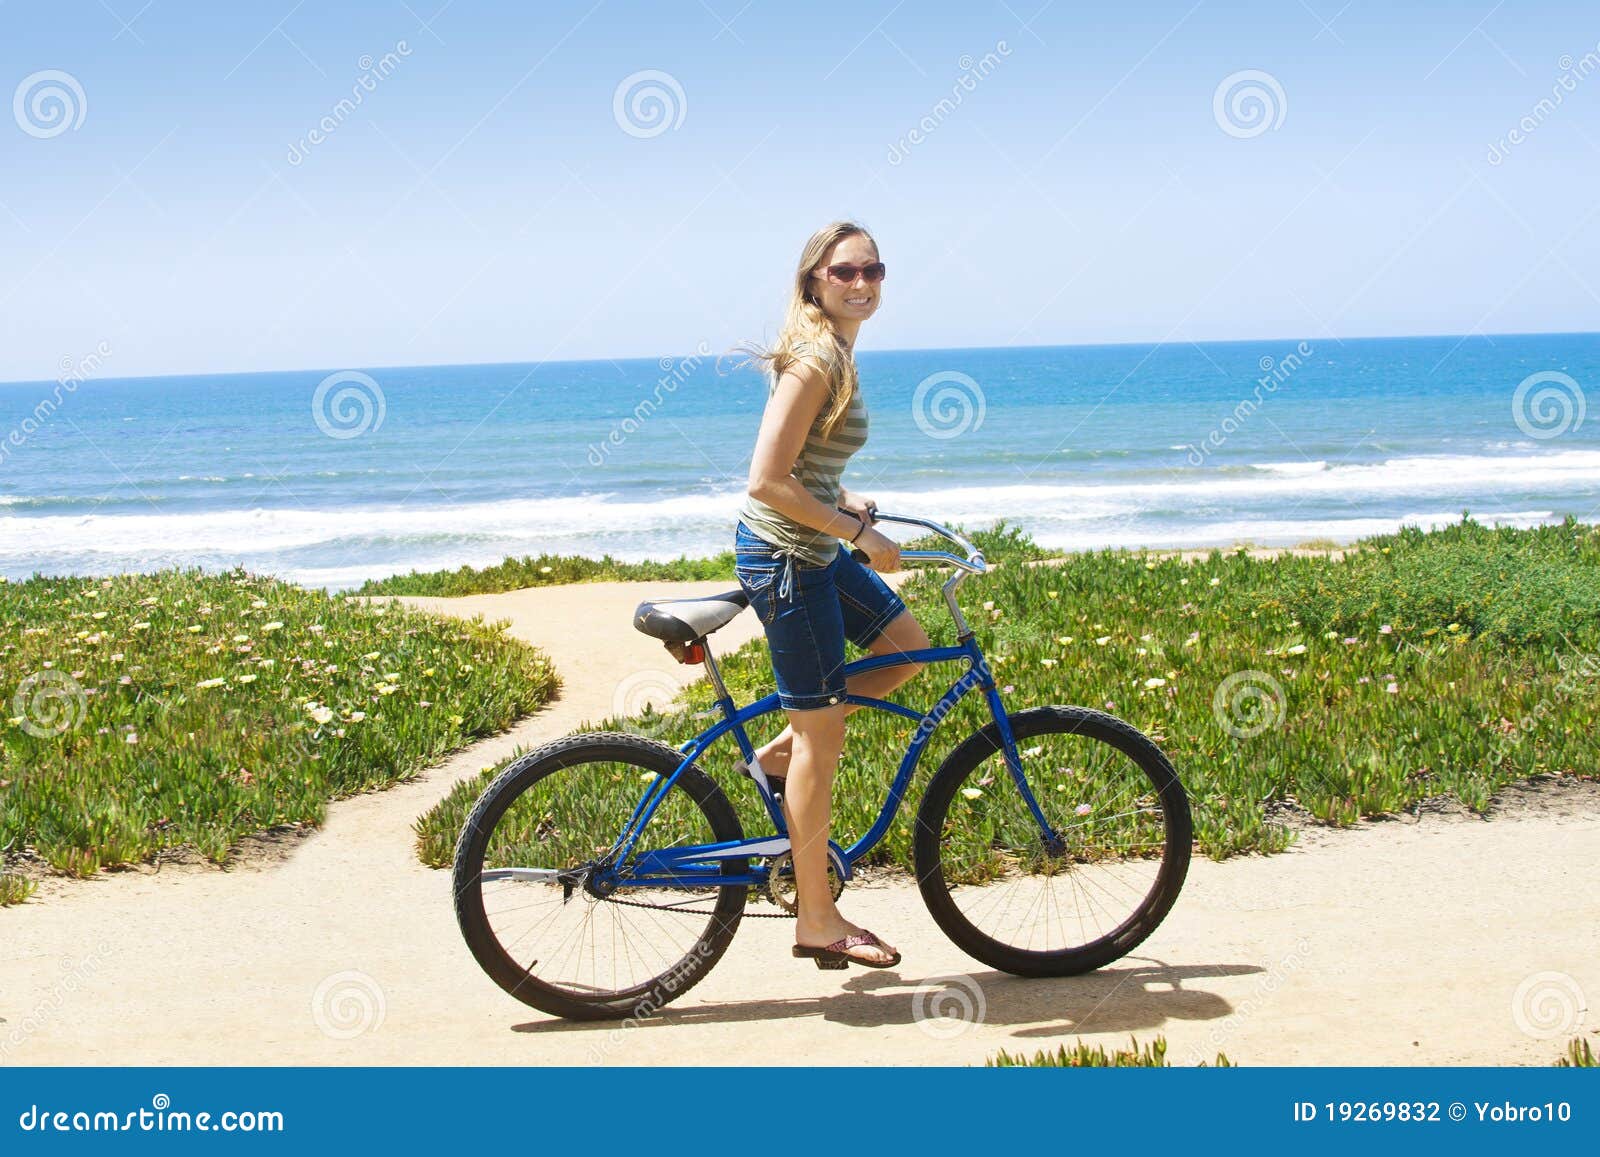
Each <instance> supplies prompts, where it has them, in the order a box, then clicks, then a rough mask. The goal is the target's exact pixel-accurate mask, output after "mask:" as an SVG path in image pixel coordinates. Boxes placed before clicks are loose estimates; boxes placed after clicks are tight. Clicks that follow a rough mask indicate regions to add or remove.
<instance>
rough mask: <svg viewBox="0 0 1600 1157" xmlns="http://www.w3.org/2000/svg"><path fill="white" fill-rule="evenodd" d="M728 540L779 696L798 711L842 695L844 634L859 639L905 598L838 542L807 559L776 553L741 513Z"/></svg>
mask: <svg viewBox="0 0 1600 1157" xmlns="http://www.w3.org/2000/svg"><path fill="white" fill-rule="evenodd" d="M733 543H734V545H733V549H734V573H735V574H736V575H738V578H739V586H740V587H741V588H742V589H743V590H744V593H745V594H746V595H747V596H749V599H750V607H751V609H752V610H754V611H755V613H756V617H757V618H759V619H760V620H761V626H762V628H763V629H764V630H765V631H766V633H767V647H768V650H770V651H771V653H772V673H773V676H774V677H775V678H776V680H777V683H778V701H779V703H781V704H782V705H783V707H784V708H786V709H787V710H790V711H806V710H810V709H814V708H818V707H828V706H830V705H832V704H834V703H842V702H844V696H845V683H844V664H845V658H844V641H845V640H846V639H849V640H850V641H851V642H852V643H854V644H856V646H858V647H866V646H867V644H869V643H871V642H872V640H874V639H876V638H877V637H878V636H879V635H880V634H882V633H883V629H884V628H885V627H886V626H888V625H889V624H890V623H891V622H892V621H893V620H894V619H895V617H896V616H898V615H900V614H901V613H902V612H904V611H905V610H906V604H905V602H904V601H903V600H902V599H901V598H900V596H899V595H897V594H895V592H894V591H893V590H892V589H890V587H889V584H888V583H886V582H884V581H883V579H882V577H880V576H879V574H878V572H877V571H874V570H872V569H870V568H869V567H867V566H865V565H864V564H862V563H860V562H858V561H857V560H856V559H854V558H852V557H851V556H850V547H849V545H848V544H846V543H842V542H841V543H840V544H839V551H838V553H837V554H836V555H834V558H833V561H832V562H830V563H828V564H827V565H826V566H815V565H813V564H810V563H806V562H802V561H801V560H799V559H791V558H790V557H788V556H786V555H783V554H780V553H779V552H778V549H777V548H776V547H775V546H773V544H772V543H770V542H768V541H767V540H766V539H764V538H761V537H760V536H759V535H757V534H756V533H755V532H754V531H753V530H751V529H750V528H749V527H748V526H746V525H745V524H744V520H743V519H740V520H739V525H738V527H737V528H736V529H735V530H734V538H733ZM791 562H792V564H793V569H792V571H791V573H790V574H789V575H785V574H784V571H785V569H786V568H788V567H789V566H790V564H791Z"/></svg>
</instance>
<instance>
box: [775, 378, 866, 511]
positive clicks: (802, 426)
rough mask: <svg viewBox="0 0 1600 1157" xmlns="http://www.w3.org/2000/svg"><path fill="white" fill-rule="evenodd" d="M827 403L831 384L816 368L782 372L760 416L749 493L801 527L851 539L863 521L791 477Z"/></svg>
mask: <svg viewBox="0 0 1600 1157" xmlns="http://www.w3.org/2000/svg"><path fill="white" fill-rule="evenodd" d="M827 400H828V379H827V378H826V377H825V376H824V375H823V373H822V372H821V371H820V370H818V369H817V368H816V367H814V366H811V365H809V364H807V363H805V362H798V363H796V364H795V365H793V366H790V367H789V368H788V369H787V370H785V371H784V372H783V374H782V376H780V377H779V378H778V384H777V385H776V386H775V387H774V388H773V391H772V395H771V396H770V397H769V398H768V399H767V408H766V411H765V412H764V413H763V414H762V416H761V429H760V430H759V431H758V432H757V434H756V448H755V454H754V456H753V457H752V459H751V462H750V482H749V486H748V487H747V489H748V490H749V492H750V495H751V496H752V497H753V498H757V499H759V500H760V501H762V502H765V503H766V504H767V505H768V506H770V507H772V508H773V509H774V510H777V511H780V512H781V513H783V514H785V515H787V516H788V517H790V518H792V519H794V521H796V522H798V523H800V524H801V525H802V526H809V527H811V528H812V529H813V530H817V531H820V532H821V533H823V534H831V535H834V536H836V537H839V538H846V539H848V538H850V537H851V536H852V535H854V534H855V533H856V531H857V530H858V529H859V528H860V526H861V520H860V519H858V518H855V517H853V516H851V515H848V514H841V513H840V512H839V511H837V510H835V509H834V508H833V507H831V506H826V505H824V504H823V503H821V502H819V501H818V500H817V498H816V497H815V496H814V495H812V494H811V492H810V491H808V490H807V489H806V488H805V487H804V486H802V485H800V480H799V479H798V478H795V477H794V475H793V474H791V473H790V471H792V470H793V469H794V462H795V459H796V458H798V457H799V456H800V450H801V448H802V447H804V446H805V442H806V435H807V434H808V433H809V432H810V430H811V425H812V423H813V422H815V421H816V420H817V415H818V414H820V413H821V412H822V407H823V404H824V403H825V402H826V401H827Z"/></svg>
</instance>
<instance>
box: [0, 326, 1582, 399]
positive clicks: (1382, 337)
mask: <svg viewBox="0 0 1600 1157" xmlns="http://www.w3.org/2000/svg"><path fill="white" fill-rule="evenodd" d="M1519 337H1600V330H1528V331H1519V332H1508V333H1466V334H1461V333H1412V334H1352V335H1350V336H1348V337H1334V338H1326V339H1322V340H1331V341H1333V342H1335V343H1336V344H1339V345H1343V344H1344V343H1345V342H1358V341H1420V340H1441V341H1442V340H1447V339H1449V338H1456V339H1458V340H1459V341H1462V342H1465V341H1468V340H1470V339H1473V338H1480V339H1482V340H1485V341H1489V342H1490V344H1493V339H1494V338H1519ZM1287 341H1297V342H1298V341H1305V342H1309V341H1310V339H1308V338H1306V337H1303V336H1301V337H1292V336H1290V337H1285V336H1278V337H1259V338H1254V337H1252V338H1214V339H1209V338H1208V339H1206V340H1204V341H1196V340H1194V339H1192V338H1186V339H1183V340H1181V341H1175V340H1169V341H1106V342H1037V343H1032V344H1025V345H1001V346H989V345H975V346H899V347H890V348H887V349H867V350H862V351H860V352H861V353H865V354H869V355H871V354H907V353H979V352H983V353H988V352H994V351H1000V350H1046V349H1117V348H1122V347H1133V348H1137V347H1139V346H1149V347H1152V348H1156V349H1159V348H1161V347H1162V346H1169V345H1170V346H1221V345H1265V344H1270V343H1273V342H1287ZM737 349H738V347H737V346H733V347H730V348H729V349H728V350H726V351H724V353H733V352H736V351H737ZM711 356H713V355H711V354H698V353H691V354H653V355H649V354H640V355H630V356H628V357H594V358H556V359H549V360H533V361H497V362H411V363H404V364H402V363H392V364H388V365H366V366H354V365H344V366H341V367H339V368H336V369H328V368H327V367H322V366H317V367H311V366H308V367H301V368H297V369H286V370H199V371H195V372H192V373H181V374H158V373H148V374H130V375H128V376H125V377H94V378H86V379H84V380H83V381H82V382H80V383H79V384H80V385H86V384H89V383H91V382H101V383H107V382H146V381H155V380H162V379H180V380H181V379H185V378H224V377H225V378H242V377H263V376H266V375H270V374H315V373H339V372H341V371H342V370H359V371H361V372H367V373H381V372H384V371H388V370H442V369H484V368H490V367H495V366H567V365H587V364H593V363H595V362H615V363H624V362H657V363H659V362H660V360H661V359H662V358H667V357H671V358H673V359H677V360H682V359H688V358H691V357H701V358H706V357H711ZM718 356H721V355H718ZM63 380H64V379H62V378H17V379H8V380H6V381H0V387H3V386H40V385H52V384H60V383H61V382H62V381H63Z"/></svg>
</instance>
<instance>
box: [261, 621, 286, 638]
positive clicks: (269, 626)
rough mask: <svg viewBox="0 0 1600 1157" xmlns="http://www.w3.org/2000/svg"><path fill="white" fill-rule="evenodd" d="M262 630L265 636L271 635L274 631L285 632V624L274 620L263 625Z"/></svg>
mask: <svg viewBox="0 0 1600 1157" xmlns="http://www.w3.org/2000/svg"><path fill="white" fill-rule="evenodd" d="M261 630H262V633H263V634H271V633H272V632H273V631H281V630H283V624H282V623H280V622H278V621H277V620H276V619H274V620H273V621H272V622H270V623H262V624H261Z"/></svg>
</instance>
